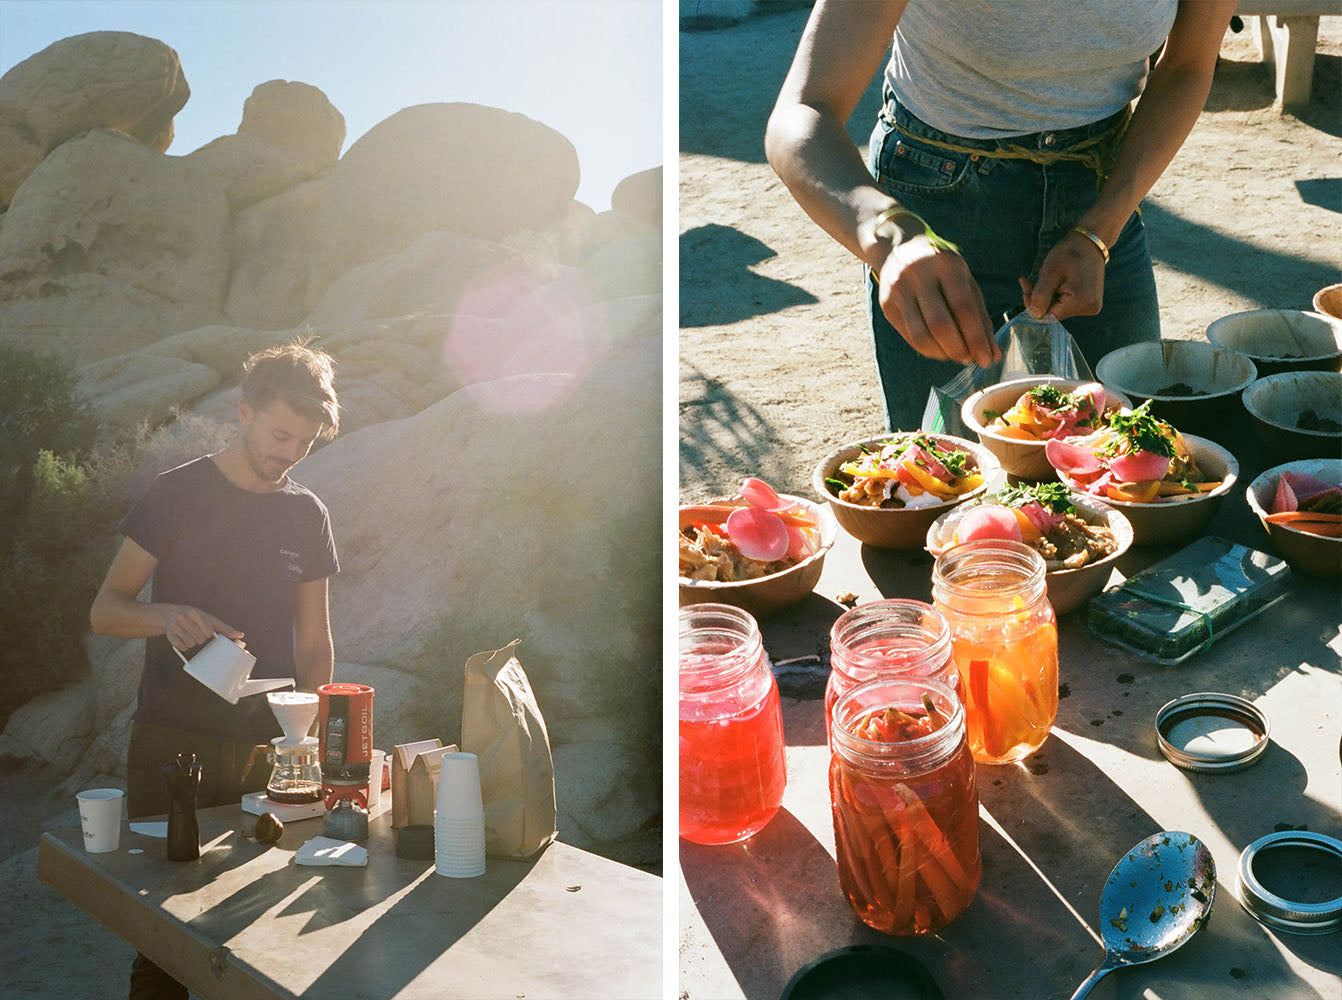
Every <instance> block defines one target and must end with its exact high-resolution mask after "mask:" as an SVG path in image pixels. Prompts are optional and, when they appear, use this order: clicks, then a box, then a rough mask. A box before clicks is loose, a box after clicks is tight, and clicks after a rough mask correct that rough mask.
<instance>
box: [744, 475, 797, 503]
mask: <svg viewBox="0 0 1342 1000" xmlns="http://www.w3.org/2000/svg"><path fill="white" fill-rule="evenodd" d="M741 499H742V500H744V501H745V502H746V503H748V504H750V506H752V507H758V508H759V509H760V510H787V509H788V508H789V507H791V506H792V502H791V501H790V500H784V499H783V498H782V497H780V496H779V495H778V493H777V491H775V490H774V488H773V487H772V486H770V485H769V484H768V483H766V482H765V481H764V480H763V479H756V478H755V477H754V476H750V477H748V478H747V479H746V480H745V481H744V482H743V483H742V484H741Z"/></svg>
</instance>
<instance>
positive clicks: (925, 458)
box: [904, 445, 954, 483]
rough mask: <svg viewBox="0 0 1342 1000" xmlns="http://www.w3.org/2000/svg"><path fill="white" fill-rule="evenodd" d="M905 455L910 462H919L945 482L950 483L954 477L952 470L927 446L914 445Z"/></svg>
mask: <svg viewBox="0 0 1342 1000" xmlns="http://www.w3.org/2000/svg"><path fill="white" fill-rule="evenodd" d="M904 457H905V459H906V460H908V461H910V462H916V463H918V464H919V465H921V466H922V467H923V468H924V469H926V470H927V471H928V472H930V473H932V475H934V476H936V477H937V478H938V479H940V480H941V481H942V482H943V483H949V482H950V481H951V479H952V478H954V477H952V476H951V470H950V469H948V468H946V466H944V465H942V464H941V463H940V462H938V461H937V460H936V459H935V458H933V457H932V453H931V452H930V451H928V450H927V449H926V448H922V447H920V446H918V445H914V446H913V447H912V448H910V449H909V450H908V451H907V452H905V453H904Z"/></svg>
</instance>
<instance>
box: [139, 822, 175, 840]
mask: <svg viewBox="0 0 1342 1000" xmlns="http://www.w3.org/2000/svg"><path fill="white" fill-rule="evenodd" d="M130 832H131V833H138V834H141V835H142V836H145V837H167V836H168V821H167V820H163V822H161V823H132V824H131V825H130Z"/></svg>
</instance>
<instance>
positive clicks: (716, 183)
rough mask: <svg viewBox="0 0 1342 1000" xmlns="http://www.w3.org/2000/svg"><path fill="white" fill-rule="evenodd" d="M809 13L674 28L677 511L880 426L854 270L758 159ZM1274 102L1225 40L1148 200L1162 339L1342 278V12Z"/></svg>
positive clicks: (862, 130) (870, 113)
mask: <svg viewBox="0 0 1342 1000" xmlns="http://www.w3.org/2000/svg"><path fill="white" fill-rule="evenodd" d="M807 14H808V11H807V10H804V9H789V10H784V11H780V12H776V13H770V14H762V15H757V16H755V17H752V18H750V19H747V20H745V21H743V22H742V23H740V24H738V25H736V26H733V27H729V28H724V29H721V30H714V31H702V32H685V31H682V32H681V33H680V137H681V139H680V141H681V156H680V218H679V225H680V325H681V329H680V414H679V416H680V425H679V429H680V455H679V465H680V495H681V498H682V500H686V501H688V500H702V499H706V498H709V497H712V496H715V495H722V494H724V493H730V492H731V491H732V490H734V489H735V487H736V486H737V485H738V484H739V483H740V480H741V478H742V477H743V476H744V475H750V474H756V475H760V476H762V477H763V478H764V479H766V480H767V481H769V482H770V483H772V484H773V485H774V486H775V487H777V488H778V489H780V490H782V489H785V490H786V491H787V492H790V493H795V494H800V495H803V496H809V495H811V493H812V491H811V488H810V477H811V471H812V469H813V468H814V466H815V464H816V463H817V462H818V461H819V460H820V459H821V458H822V457H823V456H824V455H825V454H827V453H828V452H829V451H831V450H832V449H833V448H835V447H838V446H839V445H841V444H843V443H845V442H847V441H852V440H855V439H860V438H865V437H869V436H872V435H874V434H879V433H881V432H882V431H884V429H885V428H884V414H883V410H882V407H881V402H880V388H879V383H878V381H877V377H876V366H875V361H874V359H873V357H872V352H871V345H870V340H869V334H868V329H867V324H866V316H865V312H864V305H863V293H862V270H861V266H860V265H859V264H858V263H857V262H856V260H855V258H853V257H851V256H849V255H848V253H847V252H846V251H845V250H844V249H843V248H842V247H840V246H839V245H838V244H837V243H834V242H833V241H832V240H830V238H829V237H828V236H826V235H825V233H823V232H822V231H821V230H820V229H819V228H818V227H817V226H815V225H814V224H813V223H812V222H811V221H810V220H809V219H808V218H807V217H806V216H805V215H804V214H803V213H802V211H801V209H800V208H798V207H797V205H796V203H795V202H793V201H792V199H791V196H790V195H789V194H788V192H787V190H786V189H785V188H784V187H783V185H782V183H781V182H780V181H779V180H778V179H777V178H776V177H775V176H774V174H773V172H772V171H771V170H770V169H769V166H768V164H766V163H765V162H764V152H763V133H764V124H765V121H766V119H767V117H768V114H769V111H770V109H771V107H772V105H773V101H774V98H775V97H776V95H777V91H778V87H779V85H780V84H781V82H782V80H783V76H784V74H785V73H786V72H787V68H788V65H789V63H790V62H791V58H792V54H793V51H794V50H795V48H796V44H797V40H798V38H799V37H800V35H801V30H802V26H803V25H804V24H805V23H806V17H807ZM1272 102H1273V80H1272V76H1271V71H1270V69H1269V68H1268V67H1267V66H1265V65H1264V64H1263V63H1261V62H1260V61H1259V59H1258V53H1257V48H1256V45H1255V43H1254V40H1253V32H1252V29H1251V27H1249V26H1247V25H1246V27H1245V29H1244V31H1243V32H1241V33H1239V34H1234V33H1229V32H1228V33H1227V34H1226V37H1225V41H1224V43H1223V45H1222V48H1221V59H1220V62H1219V64H1218V66H1217V70H1216V79H1215V83H1214V85H1213V87H1212V91H1211V95H1210V97H1209V99H1208V102H1207V106H1206V110H1205V111H1204V112H1203V113H1202V115H1201V116H1200V117H1199V119H1198V123H1197V125H1196V127H1195V128H1194V129H1193V132H1192V134H1191V135H1190V136H1189V138H1188V140H1187V142H1186V143H1185V145H1184V147H1183V148H1182V150H1181V151H1180V152H1179V154H1178V156H1177V157H1176V158H1175V160H1174V162H1173V163H1172V164H1171V165H1170V167H1169V168H1168V169H1167V170H1166V171H1165V173H1164V175H1163V176H1162V177H1161V179H1160V180H1159V182H1157V184H1156V185H1155V187H1154V188H1153V189H1152V191H1151V193H1150V194H1149V195H1148V196H1147V199H1146V201H1145V202H1144V204H1143V209H1142V211H1143V218H1144V220H1145V221H1146V224H1147V231H1148V240H1149V243H1150V247H1151V254H1152V257H1153V259H1154V261H1155V276H1156V285H1157V289H1158V293H1159V297H1160V315H1161V324H1162V328H1163V335H1164V336H1165V337H1166V338H1170V339H1203V338H1204V336H1205V334H1204V331H1205V329H1206V327H1207V324H1208V323H1210V322H1211V321H1212V320H1214V319H1217V318H1218V317H1221V316H1225V315H1227V314H1229V313H1234V312H1239V311H1242V310H1245V309H1253V308H1264V307H1266V308H1306V309H1308V308H1310V302H1311V299H1312V298H1313V295H1314V292H1315V291H1316V290H1318V289H1319V288H1321V287H1323V286H1324V285H1327V284H1331V283H1333V282H1336V281H1338V280H1340V279H1339V272H1342V238H1339V222H1340V221H1342V217H1340V216H1339V213H1342V166H1340V164H1342V17H1325V18H1323V19H1322V21H1321V24H1320V32H1319V43H1318V56H1317V58H1316V61H1315V73H1314V83H1313V96H1312V98H1311V101H1310V104H1309V105H1308V106H1307V107H1306V108H1304V109H1303V110H1302V111H1301V112H1300V113H1298V114H1295V115H1283V114H1281V113H1280V112H1279V111H1277V110H1274V108H1273V107H1272ZM878 106H879V92H878V90H877V88H876V87H873V88H872V89H871V90H869V91H868V93H867V95H866V97H865V98H864V100H863V102H862V104H861V105H860V106H859V108H858V110H857V112H856V113H855V114H854V116H853V120H852V121H851V122H850V124H849V131H850V133H851V134H852V135H853V136H854V138H855V139H856V141H857V142H858V143H859V144H860V145H865V142H866V139H867V136H868V135H869V134H870V130H871V125H872V123H873V121H874V118H875V113H876V109H877V107H878ZM1088 360H1089V362H1090V364H1091V366H1092V367H1093V366H1094V364H1095V363H1096V362H1097V361H1098V360H1099V359H1098V358H1089V359H1088Z"/></svg>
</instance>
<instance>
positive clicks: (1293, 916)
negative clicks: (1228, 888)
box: [1235, 830, 1342, 934]
mask: <svg viewBox="0 0 1342 1000" xmlns="http://www.w3.org/2000/svg"><path fill="white" fill-rule="evenodd" d="M1283 847H1294V848H1299V849H1303V850H1307V851H1310V852H1315V853H1317V854H1319V855H1321V856H1323V857H1327V858H1331V859H1337V860H1342V840H1338V839H1337V838H1336V837H1329V836H1327V835H1326V834H1322V833H1313V832H1311V831H1309V830H1283V831H1281V832H1280V833H1269V834H1267V835H1266V836H1264V837H1259V838H1258V839H1257V840H1255V841H1254V842H1253V843H1252V844H1250V845H1249V846H1248V847H1246V848H1245V849H1244V851H1243V853H1241V854H1240V856H1239V871H1238V873H1237V875H1236V879H1235V895H1236V896H1238V897H1239V901H1240V904H1241V905H1242V906H1243V907H1244V908H1245V909H1246V910H1248V911H1249V913H1250V914H1252V915H1253V917H1254V919H1256V920H1257V921H1258V922H1259V923H1262V924H1266V925H1267V926H1268V927H1272V928H1274V929H1275V930H1279V931H1286V932H1287V933H1288V934H1331V933H1332V932H1333V931H1336V930H1337V929H1338V928H1339V927H1342V895H1339V896H1334V897H1333V898H1332V899H1329V900H1325V901H1323V902H1321V903H1306V902H1303V901H1301V900H1292V899H1286V898H1284V897H1282V896H1279V895H1277V894H1276V893H1274V892H1272V891H1271V890H1269V889H1267V888H1266V887H1265V886H1264V885H1263V884H1262V882H1261V881H1260V880H1259V878H1258V874H1257V873H1256V872H1255V870H1254V863H1255V862H1256V861H1257V860H1258V857H1259V856H1260V855H1261V854H1262V853H1263V852H1265V851H1269V850H1273V849H1279V848H1283Z"/></svg>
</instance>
